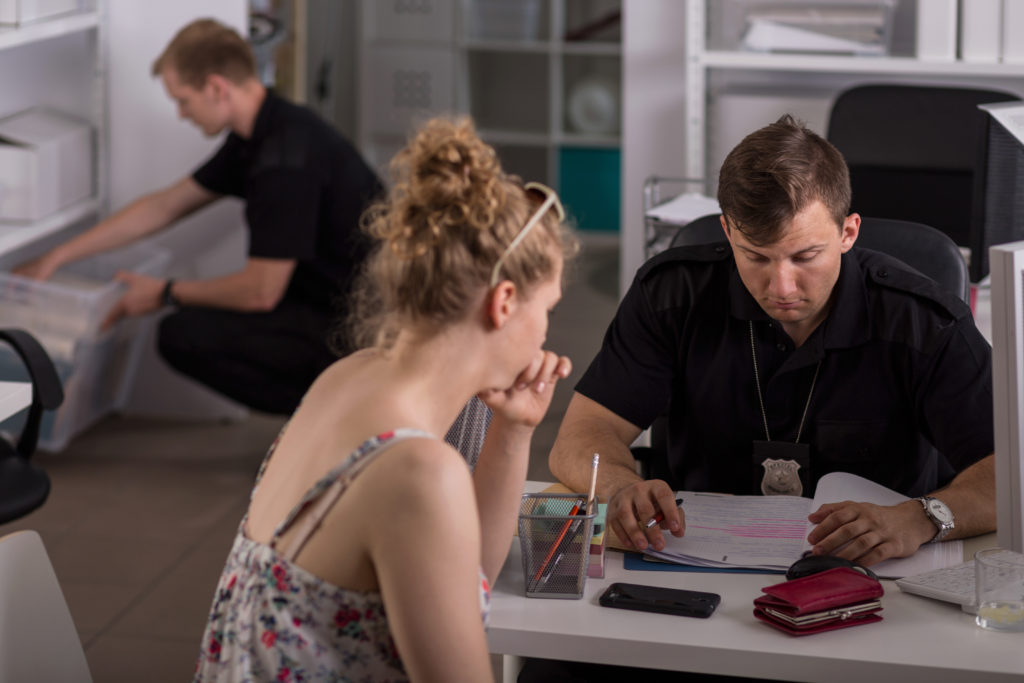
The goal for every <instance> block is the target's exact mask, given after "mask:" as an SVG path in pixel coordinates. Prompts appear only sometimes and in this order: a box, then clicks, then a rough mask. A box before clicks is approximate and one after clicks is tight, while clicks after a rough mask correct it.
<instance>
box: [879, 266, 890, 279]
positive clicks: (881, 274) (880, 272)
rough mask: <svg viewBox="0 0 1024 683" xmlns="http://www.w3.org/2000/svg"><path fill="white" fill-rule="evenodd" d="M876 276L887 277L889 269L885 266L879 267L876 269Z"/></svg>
mask: <svg viewBox="0 0 1024 683" xmlns="http://www.w3.org/2000/svg"><path fill="white" fill-rule="evenodd" d="M878 277H889V271H888V270H886V269H885V268H880V269H879V270H878Z"/></svg>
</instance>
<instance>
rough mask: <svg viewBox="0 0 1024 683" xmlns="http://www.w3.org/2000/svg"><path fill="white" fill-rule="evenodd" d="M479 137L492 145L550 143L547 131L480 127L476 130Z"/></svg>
mask: <svg viewBox="0 0 1024 683" xmlns="http://www.w3.org/2000/svg"><path fill="white" fill-rule="evenodd" d="M477 132H478V133H479V134H480V138H481V139H482V140H483V141H484V142H487V143H488V144H492V145H525V146H533V147H546V146H547V145H550V144H551V136H550V135H548V134H547V133H530V132H524V131H518V130H504V129H500V128H481V129H480V130H479V131H477Z"/></svg>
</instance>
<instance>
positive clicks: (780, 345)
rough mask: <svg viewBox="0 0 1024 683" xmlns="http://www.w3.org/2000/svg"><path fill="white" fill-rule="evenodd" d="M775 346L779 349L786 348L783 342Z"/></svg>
mask: <svg viewBox="0 0 1024 683" xmlns="http://www.w3.org/2000/svg"><path fill="white" fill-rule="evenodd" d="M775 348H777V349H778V350H779V351H785V350H786V345H785V344H779V345H777V346H776V347H775Z"/></svg>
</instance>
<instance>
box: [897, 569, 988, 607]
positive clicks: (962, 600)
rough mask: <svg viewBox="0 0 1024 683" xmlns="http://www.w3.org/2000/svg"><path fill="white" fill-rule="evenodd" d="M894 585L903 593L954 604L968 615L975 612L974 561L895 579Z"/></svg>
mask: <svg viewBox="0 0 1024 683" xmlns="http://www.w3.org/2000/svg"><path fill="white" fill-rule="evenodd" d="M896 585H897V586H899V588H900V590H901V591H903V592H904V593H913V594H915V595H923V596H924V597H926V598H934V599H936V600H944V601H946V602H953V603H956V604H958V605H960V607H961V608H962V609H963V611H965V612H967V613H969V614H974V613H975V612H976V611H977V606H976V605H975V604H974V560H970V561H969V562H964V563H963V564H957V565H954V566H952V567H946V568H945V569H936V570H934V571H930V572H925V573H924V574H918V575H917V576H906V577H904V578H902V579H896Z"/></svg>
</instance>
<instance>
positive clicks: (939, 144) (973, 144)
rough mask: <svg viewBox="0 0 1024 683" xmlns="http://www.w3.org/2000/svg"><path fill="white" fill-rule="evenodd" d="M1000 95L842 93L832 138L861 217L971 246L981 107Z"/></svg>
mask: <svg viewBox="0 0 1024 683" xmlns="http://www.w3.org/2000/svg"><path fill="white" fill-rule="evenodd" d="M1017 99H1019V98H1018V97H1017V96H1016V95H1013V94H1010V93H1007V92H1002V91H998V90H981V89H976V88H952V87H931V86H911V85H896V84H885V85H860V86H855V87H853V88H850V89H849V90H846V91H844V92H842V93H840V94H839V96H838V97H837V98H836V101H835V103H834V104H833V106H832V112H831V114H830V116H829V122H828V133H827V135H826V136H827V138H828V140H829V142H831V143H832V144H833V145H835V146H836V148H837V149H838V150H839V151H840V152H842V154H843V157H845V159H846V163H847V164H848V165H849V167H850V182H851V184H852V186H853V203H852V208H853V210H854V211H856V212H858V213H860V214H861V215H868V216H888V217H891V218H900V219H904V220H910V221H916V222H920V223H924V224H926V225H930V226H933V227H935V228H937V229H938V230H941V231H942V232H944V233H946V234H947V235H949V236H950V237H951V238H952V239H953V241H954V242H955V243H956V244H960V245H968V244H970V239H969V237H970V232H971V220H972V206H973V200H974V198H975V196H976V194H975V192H976V188H975V169H976V168H978V167H979V165H980V163H981V161H982V159H983V158H984V156H983V155H984V142H985V141H984V131H985V117H984V113H983V112H981V111H979V110H978V105H979V104H984V103H989V102H1005V101H1009V100H1017Z"/></svg>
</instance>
